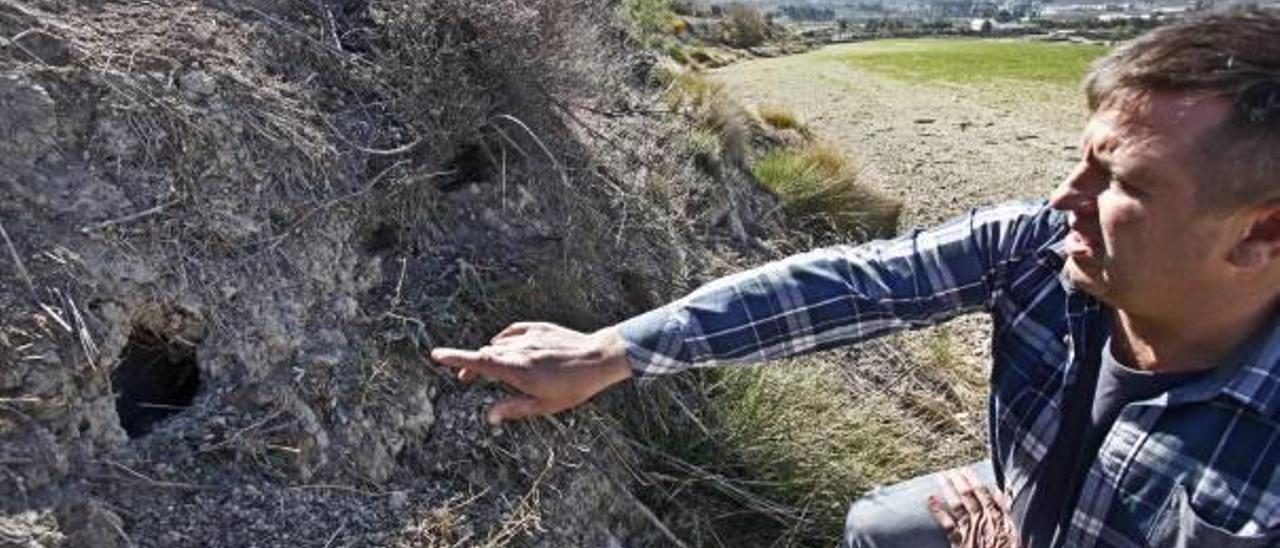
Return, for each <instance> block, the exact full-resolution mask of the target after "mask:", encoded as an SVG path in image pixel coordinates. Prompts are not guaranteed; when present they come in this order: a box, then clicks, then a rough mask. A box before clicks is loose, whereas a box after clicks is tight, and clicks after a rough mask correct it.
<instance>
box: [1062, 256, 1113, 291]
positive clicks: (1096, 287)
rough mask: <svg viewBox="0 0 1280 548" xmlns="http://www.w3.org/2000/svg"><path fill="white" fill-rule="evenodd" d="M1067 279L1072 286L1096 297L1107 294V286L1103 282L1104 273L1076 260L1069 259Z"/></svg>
mask: <svg viewBox="0 0 1280 548" xmlns="http://www.w3.org/2000/svg"><path fill="white" fill-rule="evenodd" d="M1066 271H1067V279H1069V280H1071V284H1072V285H1074V286H1075V287H1076V289H1079V290H1080V291H1083V292H1085V293H1088V294H1090V295H1093V296H1094V297H1102V296H1103V295H1105V294H1106V284H1105V283H1103V281H1102V272H1100V271H1098V270H1097V269H1093V268H1089V267H1087V266H1084V265H1081V264H1080V263H1078V262H1076V260H1075V258H1068V259H1067V266H1066Z"/></svg>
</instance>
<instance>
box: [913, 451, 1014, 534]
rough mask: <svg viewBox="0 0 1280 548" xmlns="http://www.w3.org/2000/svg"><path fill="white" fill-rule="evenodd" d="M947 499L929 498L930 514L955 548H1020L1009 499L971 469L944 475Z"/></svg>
mask: <svg viewBox="0 0 1280 548" xmlns="http://www.w3.org/2000/svg"><path fill="white" fill-rule="evenodd" d="M942 493H943V496H944V497H945V498H946V500H945V501H944V500H940V499H939V497H937V496H933V497H929V513H930V514H933V519H934V521H937V522H938V525H940V526H941V527H942V530H943V531H945V532H946V533H947V540H948V541H950V542H951V547H952V548H1018V545H1019V539H1018V530H1017V527H1015V526H1014V524H1013V518H1012V517H1011V516H1010V514H1009V498H1008V497H1006V496H1005V494H1004V493H1001V492H999V491H992V490H991V488H990V487H988V486H986V485H983V484H982V480H980V479H978V476H977V474H974V473H973V470H971V469H969V468H962V469H959V470H951V471H948V472H944V473H943V474H942Z"/></svg>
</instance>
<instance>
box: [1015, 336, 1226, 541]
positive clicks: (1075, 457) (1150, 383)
mask: <svg viewBox="0 0 1280 548" xmlns="http://www.w3.org/2000/svg"><path fill="white" fill-rule="evenodd" d="M1099 354H1100V356H1099V357H1098V359H1097V360H1090V361H1089V362H1087V363H1086V364H1085V367H1082V368H1081V369H1082V370H1081V372H1080V377H1079V378H1077V383H1078V384H1077V385H1076V386H1075V388H1074V389H1073V390H1072V392H1071V394H1069V397H1070V400H1069V401H1067V402H1066V404H1065V405H1064V409H1063V414H1062V424H1061V426H1059V428H1060V430H1059V432H1058V437H1057V439H1056V440H1055V441H1054V443H1053V447H1051V448H1050V449H1049V453H1048V454H1047V455H1045V462H1044V464H1043V465H1041V467H1040V470H1041V472H1040V474H1041V475H1040V477H1039V478H1037V479H1036V480H1035V481H1033V482H1031V483H1030V484H1029V485H1028V486H1027V488H1026V489H1027V490H1028V491H1029V493H1027V494H1026V495H1023V496H1019V497H1018V499H1017V500H1016V501H1015V503H1014V506H1013V514H1014V519H1015V520H1016V521H1017V523H1019V524H1020V525H1021V530H1022V534H1023V539H1022V540H1023V546H1025V547H1026V548H1048V547H1050V546H1053V545H1054V537H1055V536H1056V535H1057V534H1059V529H1060V525H1064V524H1065V523H1066V522H1067V520H1068V519H1070V517H1071V511H1072V509H1073V508H1075V505H1076V500H1077V499H1078V498H1079V497H1080V486H1081V485H1082V484H1083V483H1084V478H1085V476H1086V475H1087V474H1088V473H1089V468H1090V467H1091V466H1093V462H1094V460H1096V459H1097V456H1098V449H1099V448H1100V447H1101V446H1102V440H1103V439H1104V438H1105V437H1106V435H1107V432H1109V431H1110V430H1111V425H1112V423H1114V422H1115V420H1116V417H1117V416H1119V415H1120V410H1122V409H1124V406H1125V405H1128V404H1130V403H1133V402H1136V401H1142V400H1146V399H1150V398H1154V397H1156V396H1158V395H1160V394H1161V393H1164V392H1167V391H1169V390H1172V389H1173V388H1175V387H1177V386H1178V385H1182V384H1186V383H1190V382H1193V381H1195V380H1196V379H1199V378H1202V377H1204V376H1205V375H1207V374H1209V372H1210V371H1211V370H1206V371H1196V372H1192V373H1150V372H1147V371H1139V370H1136V369H1130V368H1129V367H1126V366H1125V365H1124V364H1121V363H1120V362H1119V361H1117V360H1116V359H1115V355H1114V354H1113V353H1112V352H1111V340H1110V339H1107V342H1106V344H1104V345H1103V347H1102V351H1101V352H1100V353H1099Z"/></svg>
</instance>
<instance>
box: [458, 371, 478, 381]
mask: <svg viewBox="0 0 1280 548" xmlns="http://www.w3.org/2000/svg"><path fill="white" fill-rule="evenodd" d="M458 380H459V381H462V382H464V383H470V382H471V381H474V380H476V372H475V371H472V370H470V369H467V368H465V367H464V368H462V369H459V370H458Z"/></svg>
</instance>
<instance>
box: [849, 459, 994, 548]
mask: <svg viewBox="0 0 1280 548" xmlns="http://www.w3.org/2000/svg"><path fill="white" fill-rule="evenodd" d="M970 466H972V467H973V469H974V472H976V473H977V474H978V477H979V478H980V479H982V482H983V483H985V484H988V485H995V483H996V479H995V473H994V472H992V470H991V461H989V460H984V461H982V462H978V463H974V464H972V465H970ZM941 475H942V472H935V473H932V474H927V475H924V476H919V477H916V478H912V479H909V480H907V481H904V482H901V483H896V484H894V485H890V486H888V487H881V488H878V489H875V490H873V491H871V492H870V493H867V494H866V496H864V497H862V498H860V499H858V500H857V501H856V502H854V503H853V506H852V507H850V508H849V516H848V518H846V519H845V523H844V546H845V548H949V547H950V544H949V543H948V542H947V535H946V534H945V533H943V532H942V528H941V527H938V524H937V523H935V522H934V521H933V516H931V515H929V508H928V507H927V506H926V504H927V502H926V501H927V500H928V498H929V496H930V495H938V496H941V495H942V487H941V485H942V484H941V483H939V481H940V480H941V479H942V478H941Z"/></svg>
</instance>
